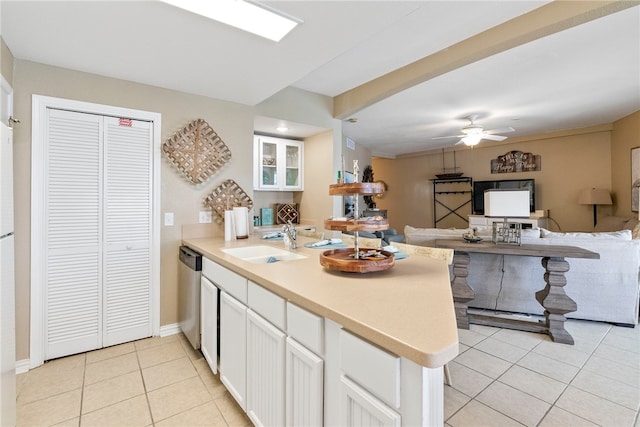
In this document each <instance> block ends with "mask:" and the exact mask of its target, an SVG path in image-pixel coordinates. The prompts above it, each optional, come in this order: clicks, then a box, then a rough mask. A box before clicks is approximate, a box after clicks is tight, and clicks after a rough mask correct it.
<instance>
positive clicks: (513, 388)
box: [17, 320, 640, 427]
mask: <svg viewBox="0 0 640 427" xmlns="http://www.w3.org/2000/svg"><path fill="white" fill-rule="evenodd" d="M567 329H568V330H569V331H570V332H571V334H572V335H573V337H574V339H575V340H576V343H575V345H573V346H570V345H564V344H557V343H553V342H551V341H550V339H549V337H547V336H546V335H540V334H533V333H527V332H520V331H512V330H507V329H500V328H491V327H486V326H477V325H472V326H471V329H470V330H459V336H460V354H459V356H458V357H457V358H456V359H455V360H454V361H452V362H451V363H450V364H449V367H450V370H451V374H452V377H453V385H452V386H451V387H449V386H446V387H445V420H446V425H447V426H451V427H462V426H521V425H525V426H541V427H542V426H544V427H549V426H562V427H578V426H598V425H599V426H612V427H623V426H629V427H640V420H639V419H638V418H639V417H638V410H639V409H640V327H637V328H634V329H630V328H622V327H616V326H612V325H609V324H605V323H597V322H585V321H573V320H572V321H569V322H568V323H567ZM17 399H18V425H20V426H53V425H56V426H79V425H80V426H99V425H103V426H125V425H128V426H134V425H135V426H151V425H154V426H227V425H228V426H245V425H251V422H250V421H249V419H248V418H247V417H246V416H245V415H244V413H243V412H242V410H241V409H240V408H239V407H238V405H237V404H236V403H235V401H234V400H233V398H232V397H231V396H230V395H229V393H228V392H227V391H226V389H225V388H224V386H223V385H222V384H221V383H220V381H219V379H218V377H217V376H215V375H213V374H212V373H211V371H210V370H209V368H208V366H207V365H206V362H205V360H204V359H203V358H202V355H201V354H200V353H199V352H194V351H193V350H192V349H191V348H190V346H189V344H188V342H187V341H186V340H185V338H184V336H182V335H174V336H170V337H165V338H149V339H146V340H140V341H136V342H133V343H127V344H122V345H119V346H115V347H110V348H106V349H102V350H97V351H92V352H89V353H85V354H80V355H76V356H70V357H66V358H62V359H58V360H54V361H51V362H48V363H46V364H45V365H43V366H41V367H39V368H36V369H33V370H31V371H29V372H28V373H26V374H21V375H19V376H18V396H17Z"/></svg>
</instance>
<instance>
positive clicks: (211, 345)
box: [200, 277, 218, 374]
mask: <svg viewBox="0 0 640 427" xmlns="http://www.w3.org/2000/svg"><path fill="white" fill-rule="evenodd" d="M200 283H201V286H200V351H202V355H203V356H204V358H205V360H206V361H207V364H208V365H209V367H210V368H211V370H212V371H213V373H214V374H217V373H218V288H216V286H215V285H214V284H213V283H211V281H210V280H209V279H207V278H206V277H202V279H201V282H200Z"/></svg>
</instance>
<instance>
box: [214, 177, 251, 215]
mask: <svg viewBox="0 0 640 427" xmlns="http://www.w3.org/2000/svg"><path fill="white" fill-rule="evenodd" d="M202 205H203V206H205V207H211V211H212V212H213V213H214V215H213V216H214V218H213V219H214V220H215V222H217V223H222V222H223V221H224V211H225V210H230V209H233V207H234V206H246V207H247V208H248V209H249V210H251V209H252V208H253V200H251V197H249V196H248V195H247V193H245V192H244V190H243V189H242V188H241V187H240V186H239V185H238V184H237V183H236V182H235V181H234V180H232V179H228V180H226V181H225V182H223V183H222V184H220V185H219V186H218V187H216V188H214V189H213V191H212V192H211V193H209V195H208V196H207V197H205V199H204V201H203V202H202Z"/></svg>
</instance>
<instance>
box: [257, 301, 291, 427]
mask: <svg viewBox="0 0 640 427" xmlns="http://www.w3.org/2000/svg"><path fill="white" fill-rule="evenodd" d="M285 338H286V335H285V333H284V332H282V331H281V330H280V329H278V328H276V327H274V326H273V325H271V324H270V323H269V322H267V321H266V320H264V319H263V318H262V317H260V316H259V315H258V314H257V313H255V312H254V311H253V310H248V311H247V415H248V416H249V418H250V419H251V421H252V422H253V423H254V424H255V425H256V426H282V425H284V411H285V394H284V378H285V376H284V367H285Z"/></svg>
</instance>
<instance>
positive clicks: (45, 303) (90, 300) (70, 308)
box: [30, 95, 160, 367]
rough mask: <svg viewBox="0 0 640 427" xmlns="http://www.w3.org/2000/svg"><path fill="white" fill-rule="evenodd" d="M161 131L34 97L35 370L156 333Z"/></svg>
mask: <svg viewBox="0 0 640 427" xmlns="http://www.w3.org/2000/svg"><path fill="white" fill-rule="evenodd" d="M129 117H134V118H133V119H131V118H129ZM138 118H139V119H138ZM159 133H160V116H159V114H156V113H149V112H143V111H138V110H128V109H122V108H117V107H109V106H104V105H98V104H90V103H84V102H80V101H70V100H63V99H57V98H49V97H42V96H38V95H34V99H33V128H32V135H33V147H32V175H31V180H32V197H31V207H32V215H31V219H32V224H31V239H32V240H31V356H30V359H31V363H30V365H31V367H35V366H39V365H40V364H42V363H43V362H44V361H45V360H48V359H52V358H55V357H60V356H65V355H69V354H74V353H78V352H83V351H87V350H91V349H96V348H101V347H105V346H109V345H114V344H118V343H121V342H125V341H131V340H134V339H139V338H143V337H148V336H151V335H157V334H158V333H159V277H160V274H159V256H160V250H159V240H160V239H159V235H160V229H159V221H158V220H156V219H155V217H156V216H157V215H154V213H155V212H158V211H159V195H160V192H159V188H160V186H159V179H160V168H159V159H160V139H159Z"/></svg>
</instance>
